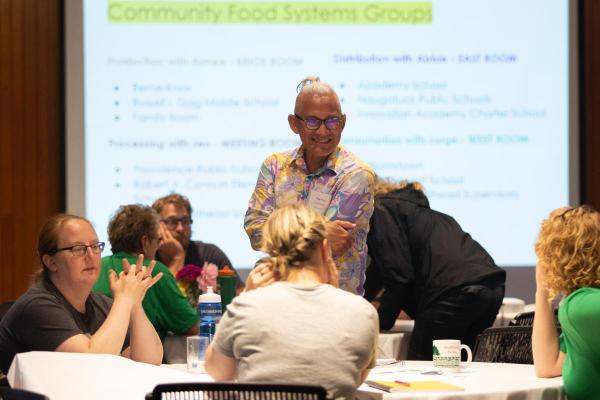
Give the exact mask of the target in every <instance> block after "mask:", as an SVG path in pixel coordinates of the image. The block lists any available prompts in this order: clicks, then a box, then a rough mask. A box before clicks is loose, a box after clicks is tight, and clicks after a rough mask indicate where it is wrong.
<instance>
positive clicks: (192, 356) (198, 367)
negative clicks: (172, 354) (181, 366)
mask: <svg viewBox="0 0 600 400" xmlns="http://www.w3.org/2000/svg"><path fill="white" fill-rule="evenodd" d="M207 348H208V338H207V337H206V336H188V337H187V369H188V371H189V372H194V373H198V374H199V373H202V372H204V356H205V355H206V349H207Z"/></svg>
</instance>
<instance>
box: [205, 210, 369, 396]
mask: <svg viewBox="0 0 600 400" xmlns="http://www.w3.org/2000/svg"><path fill="white" fill-rule="evenodd" d="M326 236H327V229H326V221H325V219H324V218H323V217H322V216H321V215H319V214H317V213H316V212H315V211H314V210H312V209H310V208H308V207H306V206H304V205H293V206H286V207H282V208H278V209H276V210H275V211H274V212H273V214H272V215H271V216H270V218H269V219H268V220H267V221H266V223H265V226H264V228H263V234H262V240H263V245H262V248H261V249H262V251H264V252H266V253H268V254H269V256H270V257H267V258H265V259H263V260H262V262H260V263H259V264H258V266H257V267H255V269H253V270H252V272H251V273H250V275H249V276H248V279H247V280H246V291H245V292H244V293H242V294H241V295H240V296H238V297H236V298H235V299H234V300H233V302H232V303H231V304H229V305H228V306H227V310H226V311H225V314H224V315H223V318H222V319H221V321H220V322H219V324H218V325H217V331H216V334H215V337H214V340H213V342H212V343H211V344H210V346H209V348H208V350H207V353H206V361H205V368H206V371H207V372H208V373H209V374H210V375H211V376H212V377H213V378H215V380H217V381H224V380H233V379H237V380H238V381H240V382H258V383H288V384H294V383H296V384H308V383H310V384H316V385H321V386H323V387H324V388H325V389H326V390H327V391H328V395H329V396H328V398H331V399H353V398H354V394H355V392H356V388H357V387H358V386H359V385H360V384H361V383H362V382H363V381H364V380H365V378H366V376H367V374H368V372H369V369H370V368H373V367H374V366H375V355H376V351H377V338H378V331H379V328H378V325H379V322H378V320H377V312H376V311H375V309H374V308H373V306H372V305H370V304H369V303H368V302H367V301H365V300H364V299H363V298H361V297H360V296H357V295H354V294H352V293H349V292H347V291H344V290H341V289H339V288H338V273H337V269H336V266H335V263H334V262H333V260H332V258H331V249H330V247H329V242H328V239H326ZM253 289H254V290H253Z"/></svg>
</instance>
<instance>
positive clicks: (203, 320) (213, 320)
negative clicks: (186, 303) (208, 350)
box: [198, 286, 221, 343]
mask: <svg viewBox="0 0 600 400" xmlns="http://www.w3.org/2000/svg"><path fill="white" fill-rule="evenodd" d="M198 316H199V317H200V336H206V337H207V338H208V342H209V343H210V342H212V338H213V336H214V334H215V329H216V327H217V322H219V320H220V319H221V296H219V295H218V294H217V293H215V292H214V291H213V287H212V286H209V287H208V288H207V290H206V293H204V294H201V295H200V296H199V297H198Z"/></svg>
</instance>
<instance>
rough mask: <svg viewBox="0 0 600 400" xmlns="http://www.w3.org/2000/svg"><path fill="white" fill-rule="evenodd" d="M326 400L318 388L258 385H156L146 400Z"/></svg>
mask: <svg viewBox="0 0 600 400" xmlns="http://www.w3.org/2000/svg"><path fill="white" fill-rule="evenodd" d="M180 399H181V400H183V399H185V400H326V399H327V392H326V391H325V389H324V388H323V387H321V386H312V385H275V384H259V383H217V382H195V383H167V384H161V385H156V387H155V388H154V390H153V391H152V393H149V394H148V395H147V396H146V400H180Z"/></svg>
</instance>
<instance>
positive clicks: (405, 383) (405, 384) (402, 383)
mask: <svg viewBox="0 0 600 400" xmlns="http://www.w3.org/2000/svg"><path fill="white" fill-rule="evenodd" d="M394 383H397V384H399V385H404V386H408V387H410V383H408V382H402V381H396V380H395V381H394Z"/></svg>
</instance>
